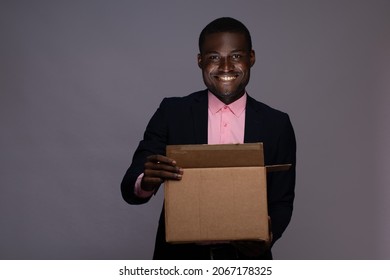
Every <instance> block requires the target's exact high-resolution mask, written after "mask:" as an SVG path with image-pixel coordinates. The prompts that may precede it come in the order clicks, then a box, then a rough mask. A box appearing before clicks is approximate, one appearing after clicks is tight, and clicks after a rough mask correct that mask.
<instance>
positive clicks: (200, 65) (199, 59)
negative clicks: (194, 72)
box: [198, 53, 202, 69]
mask: <svg viewBox="0 0 390 280" xmlns="http://www.w3.org/2000/svg"><path fill="white" fill-rule="evenodd" d="M198 66H199V68H200V69H202V56H201V54H200V53H198Z"/></svg>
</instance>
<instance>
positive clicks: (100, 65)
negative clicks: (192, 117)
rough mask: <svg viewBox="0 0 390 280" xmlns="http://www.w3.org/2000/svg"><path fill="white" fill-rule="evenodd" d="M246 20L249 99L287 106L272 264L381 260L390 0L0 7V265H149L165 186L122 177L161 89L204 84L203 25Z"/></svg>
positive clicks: (387, 224)
mask: <svg viewBox="0 0 390 280" xmlns="http://www.w3.org/2000/svg"><path fill="white" fill-rule="evenodd" d="M220 16H233V17H236V18H237V19H239V20H241V21H243V22H244V23H245V24H246V25H247V26H248V28H249V30H250V31H251V33H252V37H253V45H254V49H255V50H256V54H257V62H256V64H255V66H254V68H253V70H252V71H253V72H252V80H251V82H250V85H249V88H248V92H249V93H250V94H251V95H252V96H253V97H255V98H256V99H258V100H261V101H263V102H265V103H267V104H269V105H271V106H273V107H275V108H278V109H280V110H283V111H285V112H287V113H288V114H289V115H290V117H291V120H292V122H293V125H294V128H295V131H296V136H297V142H298V177H297V186H296V203H295V212H294V215H293V219H292V222H291V224H290V226H289V228H288V229H287V231H286V232H285V234H284V236H283V237H282V239H281V240H280V241H279V242H278V243H277V244H276V245H275V246H274V256H275V258H276V259H390V240H389V236H390V221H389V219H388V216H389V214H390V209H389V206H388V205H389V198H390V190H389V183H390V175H389V174H390V172H389V171H390V170H389V165H390V148H389V143H390V129H389V128H390V127H389V121H390V116H389V109H388V107H389V105H390V94H389V93H390V36H389V35H390V34H389V33H390V32H389V30H390V1H379V0H378V1H368V0H367V1H343V0H341V1H290V0H286V1H270V0H268V1H267V0H264V1H238V2H237V1H228V0H224V1H191V2H190V1H145V0H143V1H15V0H13V1H4V0H1V1H0V128H1V134H0V152H1V156H0V258H1V259H149V258H151V254H152V250H153V245H154V236H155V231H156V227H157V219H158V216H159V213H160V209H161V206H162V192H160V193H159V195H158V196H157V197H155V198H154V199H153V201H151V202H150V203H149V204H146V205H142V206H130V205H127V204H126V203H125V202H124V201H123V200H122V198H121V194H120V188H119V185H120V182H121V179H122V176H123V175H124V172H125V170H126V169H127V167H128V165H129V163H130V161H131V157H132V153H133V151H134V149H135V148H136V146H137V144H138V141H139V140H140V139H141V137H142V134H143V131H144V128H145V126H146V124H147V122H148V120H149V118H150V117H151V115H152V114H153V113H154V111H155V110H156V108H157V106H158V105H159V103H160V101H161V99H162V98H163V97H165V96H183V95H186V94H188V93H190V92H192V91H196V90H199V89H203V88H204V85H203V82H202V79H201V73H200V70H199V69H198V67H197V64H196V54H197V52H198V50H197V40H198V35H199V33H200V31H201V29H202V28H203V27H204V26H205V25H206V24H207V23H208V22H210V21H211V20H213V19H215V18H217V17H220Z"/></svg>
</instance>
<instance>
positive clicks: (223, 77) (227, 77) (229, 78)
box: [215, 75, 238, 82]
mask: <svg viewBox="0 0 390 280" xmlns="http://www.w3.org/2000/svg"><path fill="white" fill-rule="evenodd" d="M215 77H216V78H217V79H218V80H221V81H224V82H230V81H233V80H235V79H237V77H238V75H234V76H215Z"/></svg>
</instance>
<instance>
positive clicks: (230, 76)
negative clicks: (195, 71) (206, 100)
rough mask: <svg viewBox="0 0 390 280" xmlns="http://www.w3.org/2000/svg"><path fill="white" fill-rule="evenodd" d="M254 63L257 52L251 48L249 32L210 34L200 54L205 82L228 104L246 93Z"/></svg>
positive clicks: (200, 63) (200, 65)
mask: <svg viewBox="0 0 390 280" xmlns="http://www.w3.org/2000/svg"><path fill="white" fill-rule="evenodd" d="M254 63H255V52H254V51H253V50H249V47H248V44H247V41H246V39H245V35H244V34H241V33H230V32H221V33H213V34H209V35H207V36H206V38H205V41H204V43H203V46H202V48H201V53H200V54H199V55H198V65H199V67H200V68H201V69H202V74H203V81H204V83H205V84H206V86H207V88H208V89H209V90H210V91H211V92H212V93H213V94H214V95H215V96H216V97H217V98H218V99H219V100H221V101H222V102H224V103H225V104H230V103H232V102H234V101H236V100H237V99H239V98H240V97H241V96H242V95H243V94H244V93H245V87H246V85H247V84H248V82H249V77H250V68H251V67H252V66H253V64H254Z"/></svg>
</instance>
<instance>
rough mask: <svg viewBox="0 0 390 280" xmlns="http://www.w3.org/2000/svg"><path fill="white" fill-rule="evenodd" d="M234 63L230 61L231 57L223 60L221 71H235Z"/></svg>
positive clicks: (221, 61) (220, 66)
mask: <svg viewBox="0 0 390 280" xmlns="http://www.w3.org/2000/svg"><path fill="white" fill-rule="evenodd" d="M233 68H234V67H233V63H232V62H231V61H230V59H229V57H224V58H221V60H220V64H219V69H220V70H221V71H224V72H229V71H231V70H233Z"/></svg>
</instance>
